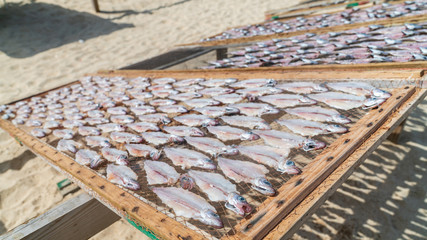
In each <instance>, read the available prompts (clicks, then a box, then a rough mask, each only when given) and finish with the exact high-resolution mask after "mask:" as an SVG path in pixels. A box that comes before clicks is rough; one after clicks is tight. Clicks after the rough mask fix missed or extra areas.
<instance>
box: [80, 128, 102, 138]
mask: <svg viewBox="0 0 427 240" xmlns="http://www.w3.org/2000/svg"><path fill="white" fill-rule="evenodd" d="M79 134H80V135H82V136H88V135H92V136H98V135H101V131H100V130H99V129H98V128H96V127H87V126H80V127H79Z"/></svg>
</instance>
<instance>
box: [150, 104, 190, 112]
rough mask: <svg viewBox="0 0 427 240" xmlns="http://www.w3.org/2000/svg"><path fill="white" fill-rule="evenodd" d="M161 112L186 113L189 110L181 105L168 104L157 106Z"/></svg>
mask: <svg viewBox="0 0 427 240" xmlns="http://www.w3.org/2000/svg"><path fill="white" fill-rule="evenodd" d="M157 110H159V111H160V112H165V113H186V112H188V110H187V108H185V107H184V106H181V105H167V106H160V107H158V108H157Z"/></svg>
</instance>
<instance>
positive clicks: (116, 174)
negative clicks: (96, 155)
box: [107, 164, 141, 190]
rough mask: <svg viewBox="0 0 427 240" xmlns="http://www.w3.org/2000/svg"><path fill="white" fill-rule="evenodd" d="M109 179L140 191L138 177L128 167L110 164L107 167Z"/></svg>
mask: <svg viewBox="0 0 427 240" xmlns="http://www.w3.org/2000/svg"><path fill="white" fill-rule="evenodd" d="M107 179H108V180H109V181H110V182H112V183H116V184H119V185H121V186H123V187H125V188H129V189H131V190H138V189H140V188H141V187H140V186H139V183H138V182H137V180H138V176H137V175H136V173H135V172H134V171H132V169H130V168H129V167H126V166H116V165H114V164H108V166H107Z"/></svg>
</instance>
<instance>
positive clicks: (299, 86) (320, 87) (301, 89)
mask: <svg viewBox="0 0 427 240" xmlns="http://www.w3.org/2000/svg"><path fill="white" fill-rule="evenodd" d="M276 88H280V89H283V90H286V91H288V92H293V93H300V94H307V93H312V92H327V91H328V88H327V87H326V86H325V84H324V83H323V84H319V83H313V82H290V83H282V84H279V85H277V86H276Z"/></svg>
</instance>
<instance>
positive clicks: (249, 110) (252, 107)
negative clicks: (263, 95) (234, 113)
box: [229, 103, 279, 116]
mask: <svg viewBox="0 0 427 240" xmlns="http://www.w3.org/2000/svg"><path fill="white" fill-rule="evenodd" d="M229 107H233V108H237V109H239V110H240V113H242V114H245V115H247V116H262V115H265V114H277V113H279V110H278V109H276V108H274V107H272V106H270V105H268V104H265V103H237V104H232V105H229Z"/></svg>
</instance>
